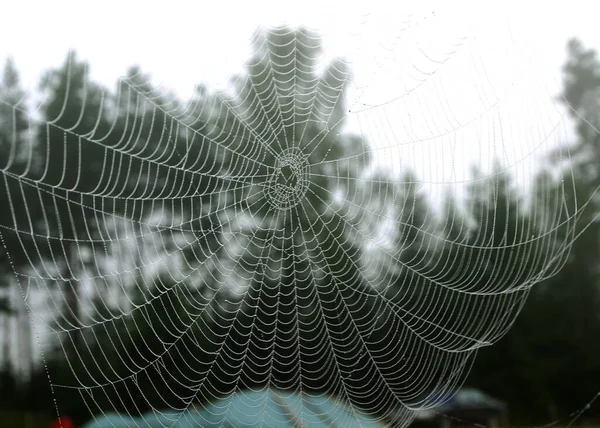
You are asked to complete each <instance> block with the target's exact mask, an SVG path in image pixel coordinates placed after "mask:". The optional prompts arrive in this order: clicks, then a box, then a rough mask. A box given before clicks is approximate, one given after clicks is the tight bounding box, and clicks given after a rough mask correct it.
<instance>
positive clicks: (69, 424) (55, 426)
mask: <svg viewBox="0 0 600 428" xmlns="http://www.w3.org/2000/svg"><path fill="white" fill-rule="evenodd" d="M51 428H75V425H73V420H71V418H70V417H68V416H61V417H60V418H57V419H56V420H55V421H54V422H52V425H51Z"/></svg>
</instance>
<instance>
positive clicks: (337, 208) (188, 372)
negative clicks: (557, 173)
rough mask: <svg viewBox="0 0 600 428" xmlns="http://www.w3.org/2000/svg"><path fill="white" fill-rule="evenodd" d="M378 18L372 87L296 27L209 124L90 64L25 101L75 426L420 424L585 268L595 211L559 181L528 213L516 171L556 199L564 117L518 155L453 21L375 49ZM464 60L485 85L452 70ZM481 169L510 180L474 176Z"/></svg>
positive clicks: (18, 235)
mask: <svg viewBox="0 0 600 428" xmlns="http://www.w3.org/2000/svg"><path fill="white" fill-rule="evenodd" d="M370 19H371V18H370V17H367V18H365V22H366V23H365V24H364V25H362V26H360V27H359V31H358V32H357V34H356V35H354V40H355V41H356V43H355V44H354V45H353V46H355V47H356V50H357V51H362V52H365V51H368V50H370V49H372V50H373V57H374V60H373V61H372V62H371V63H370V65H367V66H364V65H362V64H360V63H353V62H350V60H342V59H333V60H329V59H326V57H325V56H324V55H323V51H322V43H323V40H322V38H321V37H320V36H319V34H318V33H317V32H316V31H314V30H308V29H306V28H303V27H302V28H298V29H293V28H289V27H284V26H282V27H270V28H263V29H260V30H258V31H257V32H256V33H255V34H254V36H253V38H252V40H251V44H252V47H253V55H252V57H251V59H250V60H249V61H248V62H247V63H246V65H245V68H244V70H243V72H242V73H240V74H238V75H235V76H234V77H233V78H232V79H231V81H230V85H229V87H228V88H226V89H223V90H211V89H209V88H207V87H205V86H201V87H198V89H197V91H196V92H195V94H194V95H193V97H192V98H191V100H189V102H186V103H182V102H180V101H179V100H178V99H177V97H175V96H174V95H172V94H171V93H170V92H169V91H168V90H166V89H164V88H161V87H155V86H153V84H152V82H151V81H150V79H149V78H148V77H147V76H145V75H144V74H143V73H141V71H139V70H132V71H131V72H130V73H129V74H128V75H127V76H125V77H123V78H121V79H120V80H119V83H118V86H117V90H116V91H115V92H114V93H111V92H110V91H108V90H105V89H104V88H102V87H99V86H98V85H96V84H94V83H93V82H91V81H90V80H89V79H88V77H87V69H86V67H85V66H84V65H82V63H80V62H78V61H77V59H76V57H75V56H74V55H71V56H69V58H68V60H67V63H66V64H65V67H64V70H65V73H64V74H63V75H62V77H60V76H59V75H55V78H54V80H53V79H52V78H50V79H49V80H48V82H49V83H48V85H49V86H48V87H49V88H51V89H52V90H53V91H54V93H55V94H59V95H58V96H55V97H54V99H53V100H52V101H50V102H49V101H48V99H46V100H45V102H44V103H42V104H40V107H39V108H37V109H34V110H33V112H31V111H30V110H28V109H27V108H26V106H25V104H24V102H23V99H22V98H19V97H14V96H10V94H4V95H3V97H2V104H1V107H2V109H3V116H2V117H3V118H4V117H7V118H12V119H11V121H12V122H11V123H12V125H11V126H10V127H9V128H8V129H10V130H11V131H10V132H9V133H8V134H9V137H10V138H9V143H10V148H11V150H10V154H9V155H8V156H5V157H4V158H3V159H2V160H3V162H4V163H3V164H2V187H3V190H2V191H3V192H5V194H6V195H7V199H8V200H9V206H8V212H9V214H8V215H4V216H3V217H2V224H1V230H0V233H1V235H2V239H3V243H4V246H5V248H6V251H7V254H8V257H9V260H10V261H11V265H12V269H13V270H14V274H15V279H16V280H17V281H18V283H19V285H20V287H21V290H22V292H23V297H24V299H25V301H26V302H27V304H28V310H29V311H30V314H31V317H32V321H33V322H34V324H36V325H40V326H42V325H43V327H39V328H36V330H37V331H38V334H39V335H40V343H41V344H42V345H43V346H42V348H43V349H46V348H47V346H48V345H52V346H54V347H56V348H57V349H58V351H59V354H60V355H61V357H62V358H63V359H64V360H65V361H67V362H68V367H69V370H68V371H67V372H65V371H64V370H63V371H60V370H58V369H56V368H55V367H54V366H53V365H52V364H51V363H49V362H47V361H46V359H45V360H44V361H45V363H46V365H47V368H48V372H49V381H50V383H51V385H52V388H53V391H54V394H55V395H56V397H57V406H58V410H60V407H61V397H62V395H61V394H66V393H68V392H69V391H71V392H72V391H76V392H78V393H79V394H80V397H81V399H82V401H83V402H84V403H85V405H86V406H87V411H88V412H89V414H90V415H96V416H95V417H98V418H99V417H100V415H107V416H109V413H110V412H111V410H112V411H119V412H121V414H128V415H132V416H136V417H138V419H136V421H137V422H136V424H140V425H143V424H145V423H148V424H150V423H152V422H151V421H155V422H154V423H160V424H163V425H165V426H178V425H177V424H185V423H188V424H190V425H193V424H195V423H197V421H198V419H197V418H201V420H202V421H203V423H206V424H225V425H226V424H236V423H250V424H257V425H263V426H271V425H277V424H279V423H283V422H284V421H292V423H295V424H296V425H301V424H304V425H311V424H313V423H317V421H321V423H324V424H327V425H330V424H335V425H337V426H351V425H352V424H357V425H364V426H370V425H371V424H373V423H374V422H375V421H379V422H384V423H386V424H392V425H396V426H405V425H407V424H409V423H410V422H411V421H412V419H413V418H414V415H415V412H416V411H418V410H420V409H427V408H433V407H435V406H437V405H439V404H440V403H441V402H442V401H443V400H445V399H447V397H448V396H449V395H451V394H452V393H453V392H455V391H456V390H457V388H458V387H459V386H460V385H461V384H462V382H463V381H464V378H465V376H466V375H467V374H468V371H469V367H470V364H471V363H472V360H473V358H474V357H475V355H476V352H477V350H478V349H479V348H481V347H482V346H489V345H492V344H493V343H494V342H496V341H497V340H498V339H499V338H501V337H502V335H503V334H505V333H506V331H507V329H508V328H509V327H510V326H511V323H512V322H513V321H514V319H515V317H516V316H517V314H518V313H519V311H520V309H521V307H522V305H523V303H524V300H525V298H526V296H527V292H528V290H529V289H530V287H531V286H532V285H534V284H535V283H537V282H539V281H540V280H542V279H544V278H547V277H549V276H551V275H552V274H553V273H555V272H556V271H557V270H558V269H559V268H560V266H561V264H562V263H563V262H564V260H565V257H566V256H567V252H568V248H569V245H570V243H571V242H572V240H573V238H574V237H573V236H572V231H573V222H574V219H575V216H574V214H575V210H574V208H575V207H572V206H571V207H569V206H567V203H566V200H565V197H564V195H563V194H562V192H561V186H553V185H552V183H553V182H552V178H551V177H548V178H547V179H546V181H544V182H542V183H541V184H540V183H538V184H539V185H540V188H541V190H540V189H538V197H539V200H537V203H535V204H530V205H528V204H527V203H525V202H523V198H522V194H521V192H522V191H521V190H520V189H519V188H518V187H517V186H515V185H513V183H511V179H510V174H511V173H512V174H513V176H514V179H515V181H516V182H517V184H519V185H523V184H528V183H531V181H532V177H533V175H534V172H535V171H534V169H533V168H532V167H531V166H530V163H529V162H530V160H531V158H532V157H533V156H534V155H536V154H539V153H541V152H542V149H544V148H545V147H549V146H551V140H552V139H553V138H555V139H559V137H560V136H556V135H555V134H557V133H558V132H557V131H556V128H557V127H560V124H561V123H562V118H560V117H559V118H558V119H556V118H555V117H553V116H551V114H549V113H548V110H547V108H546V110H544V113H539V111H538V110H536V106H535V102H534V101H532V100H527V101H528V102H529V101H530V103H529V104H528V105H527V106H526V107H527V108H526V109H527V111H528V112H531V111H534V110H535V111H537V113H534V114H533V115H532V117H531V120H533V121H534V123H538V124H540V126H539V127H540V128H543V129H541V130H540V131H539V134H538V135H533V136H532V135H531V132H530V133H529V134H519V131H520V130H519V129H518V126H519V124H518V123H516V122H515V120H514V116H511V114H512V113H509V112H511V111H513V110H512V109H511V108H512V107H513V103H515V104H518V103H519V102H520V101H522V100H520V99H516V98H517V95H514V94H517V93H518V91H519V89H520V88H519V87H518V85H517V87H515V86H514V83H515V82H514V81H512V82H511V83H512V86H511V88H510V91H511V92H509V95H506V96H505V95H502V94H504V93H505V92H504V91H505V90H507V87H505V86H500V87H495V86H494V83H495V82H497V79H496V77H497V76H495V75H494V72H493V70H492V71H490V70H487V69H486V68H485V65H484V64H482V63H481V62H479V58H478V56H477V55H478V54H479V53H480V51H478V48H477V45H476V44H475V43H474V42H473V39H465V38H462V37H447V35H444V36H440V37H438V38H435V40H433V39H431V37H429V38H428V36H427V34H429V29H428V25H438V24H439V20H437V21H436V18H435V16H429V19H430V21H434V24H427V23H426V22H425V18H424V17H422V16H417V17H411V19H409V20H407V21H406V22H404V23H402V25H400V26H390V27H389V29H390V34H386V33H378V34H379V36H378V39H377V44H374V43H373V40H372V35H370V33H369V31H370V28H371V27H369V25H375V26H377V25H378V23H377V22H375V21H374V20H373V21H371V20H370ZM374 22H375V23H374ZM368 23H370V24H368ZM419 26H420V27H419ZM417 27H419V28H417ZM392 30H393V31H392ZM411 31H412V32H415V31H416V34H415V33H411V34H412V37H399V36H398V34H400V35H403V34H406V33H408V32H411ZM414 37H417V39H418V40H421V41H422V43H420V44H418V45H414V40H415V38H414ZM448 40H450V41H448ZM442 44H443V46H442ZM483 44H484V43H482V45H483ZM486 47H487V46H486ZM460 56H465V57H472V58H473V62H472V64H473V68H472V69H470V70H464V69H463V70H462V71H460V72H461V73H462V78H463V79H464V81H468V82H469V84H464V85H463V84H462V83H460V82H455V83H453V82H452V78H453V76H455V74H453V72H452V71H447V75H449V76H450V77H449V78H448V77H445V75H444V73H443V71H444V70H448V69H450V70H451V69H452V67H453V64H452V61H453V60H454V59H455V58H456V57H460ZM456 62H458V61H456ZM515 62H516V61H515ZM361 67H362V68H361ZM456 67H458V69H459V70H460V67H462V66H461V65H456ZM354 69H356V70H357V78H356V79H354V78H353V75H352V70H354ZM358 70H361V71H360V73H359V72H358ZM520 71H521V70H518V71H515V72H514V73H515V74H514V75H518V72H520ZM57 76H58V77H57ZM59 77H60V78H59ZM529 79H530V77H529V76H525V77H523V78H522V80H523V81H527V82H529ZM472 82H476V84H475V85H472V84H470V83H472ZM517 83H519V82H517ZM469 88H470V91H471V92H469ZM494 88H496V89H495V90H494ZM454 93H460V94H461V97H462V98H467V99H471V98H472V100H474V101H473V102H472V103H467V104H469V105H470V109H471V110H468V109H464V108H462V107H457V106H456V105H453V102H454V101H453V100H455V99H456V98H455V97H453V96H450V95H452V94H454ZM449 94H450V95H449ZM461 105H462V106H464V105H463V104H461ZM501 107H502V108H501ZM544 114H546V116H543V115H544ZM536 115H537V116H536ZM540 115H541V116H543V117H540ZM17 118H20V120H22V121H24V124H23V126H21V125H19V126H21V127H20V128H19V127H18V126H17ZM398 121H400V122H402V123H401V124H397V123H396V122H398ZM546 122H549V123H550V125H547V124H546ZM506 123H510V124H511V125H512V126H506V125H505V124H506ZM504 133H506V135H505V134H504ZM545 133H546V134H545ZM509 134H510V135H509ZM521 135H525V137H523V138H524V140H525V144H520V145H519V144H517V145H515V146H514V147H512V149H507V148H506V147H505V146H504V144H508V142H507V140H508V139H509V138H517V137H518V138H521ZM469 141H474V143H470V142H469ZM517 146H518V148H515V147H517ZM461 150H462V151H464V152H465V153H467V152H471V151H473V150H478V151H479V152H480V153H481V155H480V157H481V158H482V159H485V160H487V162H488V166H489V169H487V170H484V171H480V172H479V174H478V175H477V174H476V175H475V177H473V178H470V179H468V180H463V179H461V178H460V177H459V175H460V174H461V165H460V162H461V158H462V155H461ZM510 150H513V153H511V154H512V155H514V156H513V158H512V159H508V158H505V159H501V162H499V163H496V164H494V163H493V160H494V159H495V158H497V157H498V153H501V154H502V155H503V156H505V157H506V153H508V152H510ZM565 156H566V155H565ZM411 157H412V159H411ZM441 158H446V159H445V160H446V161H447V159H448V158H451V159H452V160H453V162H452V167H451V168H450V173H449V174H448V170H447V169H445V168H444V167H443V166H442V165H448V164H447V163H443V162H444V159H441ZM407 159H411V161H412V162H413V166H414V167H415V169H416V170H417V171H419V172H421V171H425V173H423V175H422V176H421V177H420V178H419V177H417V175H416V174H415V173H413V172H412V169H411V167H410V165H409V164H408V161H407ZM418 159H422V160H420V161H419V160H418ZM419 162H421V164H420V163H419ZM426 164H428V165H429V167H426ZM461 181H465V183H461ZM564 185H568V183H565V184H564ZM544 186H546V187H544ZM544 189H546V190H544ZM448 192H450V193H449V194H450V195H451V196H452V197H447V198H446V199H445V201H444V202H443V203H438V204H437V205H436V203H435V201H436V200H440V199H441V195H446V196H447V195H448ZM465 195H467V196H465ZM464 200H468V201H470V202H469V203H467V204H465V203H463V202H464ZM527 210H529V211H528V212H530V213H531V215H530V217H529V218H526V217H525V216H524V215H523V212H525V211H527ZM532 219H533V220H532ZM34 295H36V296H43V300H42V301H41V302H36V303H35V304H32V302H31V299H32V298H33V296H34ZM64 391H67V392H64ZM256 391H266V392H267V393H266V394H263V395H260V394H257V393H256ZM328 396H333V397H334V401H333V402H329V401H327V400H326V397H328ZM239 397H241V398H239ZM216 399H225V400H224V401H222V402H220V403H219V404H215V400H216ZM65 400H66V399H65ZM332 403H333V404H332ZM272 409H275V410H274V411H271V410H272ZM142 413H143V414H144V415H143V416H142V417H141V419H140V416H139V415H140V414H142ZM294 415H300V416H299V419H294V418H298V417H296V416H294ZM124 421H125V420H124V419H120V417H116V416H115V419H114V420H113V423H114V424H115V425H117V424H118V423H121V424H122V423H126V422H124ZM156 421H158V422H156ZM294 421H295V422H294Z"/></svg>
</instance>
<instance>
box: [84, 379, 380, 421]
mask: <svg viewBox="0 0 600 428" xmlns="http://www.w3.org/2000/svg"><path fill="white" fill-rule="evenodd" d="M335 425H337V426H341V427H348V428H353V427H365V428H369V427H373V428H375V427H381V426H382V424H380V423H378V422H377V421H376V420H374V419H373V418H371V417H369V416H367V415H365V414H361V413H359V412H358V410H356V409H354V410H352V409H350V408H349V407H347V406H346V405H344V404H342V403H340V402H339V401H338V400H336V399H335V398H332V397H328V396H324V395H320V396H319V395H308V394H303V395H300V394H299V393H290V392H283V391H277V390H272V389H269V390H263V391H245V392H242V393H238V394H234V395H232V396H230V397H229V398H226V399H223V400H220V401H218V402H216V403H213V404H210V405H207V406H206V407H205V408H199V409H193V410H188V411H186V412H183V413H181V412H180V413H173V412H162V413H161V412H151V413H146V414H145V415H143V416H140V417H137V418H132V417H130V416H126V415H119V414H116V413H107V414H104V415H103V416H99V417H97V418H95V419H93V420H91V421H90V422H88V423H87V424H86V425H85V426H84V428H109V427H110V428H115V427H117V428H121V427H152V428H154V427H156V428H158V427H177V428H188V427H189V428H191V427H198V426H200V427H212V426H223V427H230V428H240V427H256V426H263V427H282V428H283V427H290V428H292V427H298V426H304V427H329V426H335Z"/></svg>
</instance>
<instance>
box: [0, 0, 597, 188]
mask: <svg viewBox="0 0 600 428" xmlns="http://www.w3.org/2000/svg"><path fill="white" fill-rule="evenodd" d="M237 3H239V4H232V3H231V2H226V1H217V2H204V1H202V2H201V1H197V2H191V1H175V0H170V1H168V2H160V3H158V4H160V6H154V4H153V3H148V2H143V1H137V0H136V1H131V0H130V1H113V0H110V1H103V2H96V4H97V6H94V7H92V6H90V4H91V3H90V2H82V1H80V0H70V1H52V2H49V1H44V0H39V1H38V0H35V1H34V0H21V1H18V2H17V1H13V2H8V6H7V5H3V6H2V9H1V10H0V14H1V16H2V17H1V18H0V58H4V57H7V56H12V57H13V58H14V60H15V62H16V64H17V66H18V68H19V70H20V72H21V74H22V78H23V80H24V82H25V84H26V85H28V86H29V87H30V88H35V86H36V85H37V84H38V80H39V75H40V72H41V71H42V70H45V69H48V68H49V67H53V66H57V65H59V64H60V63H61V62H62V61H63V60H64V57H65V53H66V52H67V50H68V49H69V48H75V49H76V50H77V52H78V53H79V55H80V57H81V58H83V59H86V60H88V61H89V62H90V64H91V67H92V76H93V78H94V79H96V80H99V81H101V82H103V83H105V84H106V85H110V86H112V85H114V81H115V80H116V79H117V77H118V76H120V75H122V74H123V73H124V72H125V70H126V69H127V67H128V66H130V65H132V64H140V65H141V66H142V68H143V69H144V70H145V71H146V72H150V73H151V74H152V76H153V78H154V80H155V82H161V83H163V84H164V85H165V86H166V87H169V88H172V89H174V90H176V91H177V92H178V93H179V94H181V96H183V97H185V96H187V95H188V94H189V93H190V92H191V91H192V88H193V86H194V85H195V84H197V83H199V82H208V83H210V84H214V85H219V84H220V83H222V82H224V81H226V78H227V76H228V75H229V74H230V73H235V72H237V71H239V70H240V69H241V65H242V63H243V61H244V60H245V59H246V58H247V57H248V54H249V39H250V36H251V34H252V31H253V30H254V29H255V28H256V27H257V26H258V25H265V24H266V25H272V24H280V23H289V24H293V25H297V24H306V25H308V26H310V27H312V28H316V29H319V30H320V31H321V32H322V33H323V35H324V41H325V47H326V50H327V52H328V53H329V54H330V55H344V56H345V57H346V58H348V59H349V60H350V61H351V62H352V67H353V69H354V71H355V77H356V84H355V88H358V89H354V90H353V91H352V92H351V93H350V95H349V100H350V105H349V108H350V109H351V111H352V113H351V114H350V115H349V121H350V128H351V129H352V130H354V131H357V132H362V133H364V134H365V136H367V137H368V138H369V140H370V141H371V143H372V144H373V146H375V147H379V148H380V149H379V150H378V153H379V155H380V156H379V158H380V159H381V162H382V164H387V165H388V166H390V165H391V168H392V169H396V166H397V165H400V164H401V163H402V162H409V163H411V164H412V165H414V166H416V167H417V169H418V170H419V171H420V173H421V174H422V176H423V177H424V179H425V181H430V182H436V181H450V180H458V181H461V180H465V179H467V178H468V177H467V175H466V174H467V173H466V170H467V165H468V164H469V163H472V162H474V161H477V159H480V160H482V161H483V162H484V163H485V162H486V161H487V160H489V159H490V158H491V153H492V152H495V153H501V154H502V156H503V157H505V159H504V160H505V162H507V164H508V165H512V166H514V167H515V174H517V175H519V174H521V175H522V176H527V175H531V174H530V171H531V170H530V164H531V159H533V158H534V157H535V156H534V155H535V154H536V153H538V152H539V151H540V150H543V149H545V148H547V147H550V146H552V145H553V144H556V142H557V141H561V140H565V139H567V138H569V137H568V132H569V131H568V127H566V126H565V122H564V118H563V113H564V112H563V111H561V110H560V106H558V105H556V103H555V102H554V101H553V100H552V97H553V96H554V95H556V93H557V92H558V91H559V90H560V83H561V82H560V79H561V77H560V67H561V65H562V63H563V62H564V59H565V44H566V41H567V40H568V38H570V37H573V36H576V37H578V38H580V39H581V40H582V41H583V42H584V43H585V44H586V45H587V46H592V47H600V32H598V31H597V28H598V13H597V12H598V7H597V6H594V5H593V2H591V1H588V2H584V1H570V2H568V3H564V2H561V3H560V5H561V6H560V7H559V6H554V5H547V4H545V5H544V6H543V8H541V7H540V6H539V5H538V2H530V3H526V2H518V3H517V2H514V3H512V4H509V5H508V6H507V5H506V4H507V2H496V3H502V4H501V5H495V6H488V5H485V6H483V7H480V8H479V9H475V8H474V7H473V5H472V4H470V3H465V2H463V3H458V6H457V3H456V2H452V5H453V6H452V7H451V8H450V7H448V6H445V7H443V8H442V7H439V6H438V5H435V4H432V3H429V5H428V6H415V5H414V4H416V3H421V2H416V1H415V2H405V4H402V2H389V3H393V4H394V5H395V6H394V7H390V6H387V7H379V6H377V2H373V1H369V2H363V3H362V4H361V3H358V2H357V4H358V6H357V7H354V6H353V7H351V8H348V7H346V6H345V4H348V3H352V2H347V1H345V2H339V1H334V2H324V1H314V0H307V1H304V0H303V1H302V2H296V3H295V4H296V5H297V6H296V7H295V8H291V7H290V6H289V4H287V3H288V2H281V1H280V2H264V1H263V2H257V1H253V2H237ZM284 3H286V5H283V4H284ZM207 4H210V6H207ZM473 4H475V2H473ZM557 4H559V3H558V2H557ZM425 73H427V74H425ZM449 116H451V117H449ZM442 118H445V119H442ZM407 123H410V124H409V125H407ZM383 147H388V148H387V149H383ZM434 159H435V160H434ZM525 179H526V178H524V180H525Z"/></svg>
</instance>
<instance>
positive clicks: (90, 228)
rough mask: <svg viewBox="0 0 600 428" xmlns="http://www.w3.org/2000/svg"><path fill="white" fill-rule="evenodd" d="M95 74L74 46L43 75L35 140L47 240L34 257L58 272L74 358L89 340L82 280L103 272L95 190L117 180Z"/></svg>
mask: <svg viewBox="0 0 600 428" xmlns="http://www.w3.org/2000/svg"><path fill="white" fill-rule="evenodd" d="M88 73H89V70H88V65H87V64H86V63H84V62H81V61H79V60H78V59H77V56H76V54H75V52H69V53H68V55H67V57H66V59H65V61H64V63H63V65H62V66H61V67H60V68H58V69H56V70H51V71H49V72H47V73H46V74H45V75H44V76H43V79H42V83H41V90H42V91H43V92H44V94H45V95H46V97H45V100H44V103H43V105H42V106H41V109H40V112H41V114H42V118H43V121H41V122H40V126H39V129H38V130H37V135H38V144H37V145H36V150H37V157H38V158H39V159H40V168H39V170H38V173H37V178H39V179H40V181H39V184H38V186H39V187H38V192H39V196H38V197H37V198H36V200H38V201H39V204H40V215H39V218H38V220H37V222H38V224H37V225H38V226H39V228H40V234H41V235H42V236H47V237H48V238H47V239H46V241H45V242H43V243H40V244H39V252H38V253H37V254H36V255H39V260H34V263H37V265H38V266H39V269H40V271H41V272H43V274H41V275H42V276H43V277H53V278H55V280H56V282H57V284H58V290H59V292H60V295H61V297H62V301H63V305H64V306H63V310H62V313H61V314H60V315H59V316H57V317H56V318H57V324H58V328H60V329H65V330H67V331H68V334H67V335H66V336H65V337H64V341H63V346H64V349H65V352H66V355H67V356H68V358H69V359H76V358H77V349H78V348H80V346H81V342H82V340H83V339H82V332H81V330H80V329H81V326H82V325H83V324H82V323H83V319H84V317H85V314H84V311H83V309H82V304H81V301H82V296H81V287H82V285H81V284H82V283H83V281H84V280H85V278H86V277H90V276H93V275H94V274H95V273H97V272H98V268H99V265H98V264H96V261H95V260H94V259H93V258H92V257H91V255H92V254H95V252H96V250H100V251H102V250H103V248H102V246H101V245H98V244H99V243H100V241H99V240H98V239H97V238H98V235H97V233H96V230H97V227H98V224H97V223H96V220H94V219H95V218H97V216H96V210H95V204H96V199H95V198H94V196H93V193H94V192H95V193H109V192H110V189H111V187H110V186H109V184H110V183H111V182H112V181H113V180H114V178H113V176H112V174H107V173H106V166H105V163H106V162H107V157H106V156H108V155H109V153H110V150H108V149H107V147H106V146H105V145H104V144H103V143H102V139H103V137H105V136H106V135H107V133H108V131H109V129H110V122H109V121H108V118H107V114H106V98H105V90H104V89H103V88H101V87H100V86H99V85H97V84H96V83H94V82H92V81H91V80H90V79H89V76H88ZM116 176H117V177H118V176H119V175H118V174H116ZM104 209H107V208H104Z"/></svg>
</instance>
